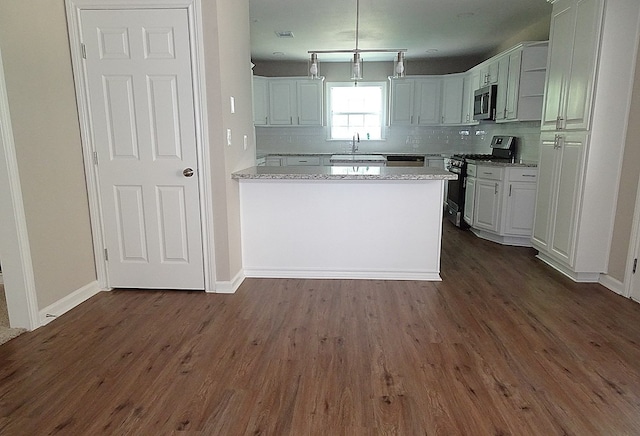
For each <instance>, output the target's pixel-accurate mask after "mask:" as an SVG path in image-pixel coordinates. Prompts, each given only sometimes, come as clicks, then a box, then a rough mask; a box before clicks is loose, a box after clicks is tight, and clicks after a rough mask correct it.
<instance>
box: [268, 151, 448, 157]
mask: <svg viewBox="0 0 640 436" xmlns="http://www.w3.org/2000/svg"><path fill="white" fill-rule="evenodd" d="M335 154H341V155H342V154H351V153H344V152H326V153H313V152H309V153H303V152H291V153H290V152H283V153H275V152H262V151H259V152H258V153H257V154H256V157H257V158H262V157H267V156H292V157H293V156H327V157H328V156H333V155H335ZM359 154H366V155H372V154H375V155H380V156H425V157H433V158H438V157H442V158H444V157H449V156H450V154H447V153H420V152H417V153H412V152H410V151H401V152H377V151H373V152H371V153H369V152H366V153H365V152H358V153H355V156H358V155H359Z"/></svg>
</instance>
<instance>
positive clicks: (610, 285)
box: [598, 274, 626, 296]
mask: <svg viewBox="0 0 640 436" xmlns="http://www.w3.org/2000/svg"><path fill="white" fill-rule="evenodd" d="M598 283H600V284H601V285H602V286H604V287H605V288H607V289H609V290H610V291H613V292H615V293H616V294H618V295H622V296H626V295H625V294H626V292H625V289H624V283H622V282H621V281H620V280H618V279H614V278H613V277H611V276H610V275H609V274H600V280H598Z"/></svg>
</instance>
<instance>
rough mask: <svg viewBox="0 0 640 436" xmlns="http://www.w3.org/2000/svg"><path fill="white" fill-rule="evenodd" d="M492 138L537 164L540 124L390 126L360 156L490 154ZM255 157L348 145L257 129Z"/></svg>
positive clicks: (312, 133) (313, 132) (323, 135)
mask: <svg viewBox="0 0 640 436" xmlns="http://www.w3.org/2000/svg"><path fill="white" fill-rule="evenodd" d="M494 135H512V136H515V137H517V138H518V141H517V144H518V154H517V158H518V159H521V160H523V161H527V162H536V161H537V160H538V146H539V141H540V123H539V122H522V123H505V124H497V123H482V124H479V125H477V126H443V127H422V126H392V127H388V128H387V131H386V140H384V141H364V140H363V141H360V143H359V144H358V150H359V152H360V153H424V154H432V153H433V154H439V153H445V154H451V153H461V152H472V153H491V147H490V144H491V138H492V137H493V136H494ZM256 145H257V150H258V154H265V153H345V152H347V153H348V152H351V141H334V140H327V129H326V127H256Z"/></svg>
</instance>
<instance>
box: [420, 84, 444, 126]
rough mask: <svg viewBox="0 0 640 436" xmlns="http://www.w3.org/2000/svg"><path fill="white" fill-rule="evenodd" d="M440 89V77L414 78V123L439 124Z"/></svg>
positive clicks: (422, 124) (421, 124) (423, 124)
mask: <svg viewBox="0 0 640 436" xmlns="http://www.w3.org/2000/svg"><path fill="white" fill-rule="evenodd" d="M441 89H442V80H441V79H440V77H437V78H429V79H419V80H416V99H415V103H416V104H415V115H416V117H417V119H416V121H417V122H416V124H418V125H420V126H433V125H438V124H440V114H441Z"/></svg>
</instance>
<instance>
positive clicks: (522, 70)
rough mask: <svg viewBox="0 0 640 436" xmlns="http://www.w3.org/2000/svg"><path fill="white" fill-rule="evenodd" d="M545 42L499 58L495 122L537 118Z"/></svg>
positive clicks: (542, 77) (521, 46)
mask: <svg viewBox="0 0 640 436" xmlns="http://www.w3.org/2000/svg"><path fill="white" fill-rule="evenodd" d="M547 48H548V43H547V42H546V41H543V42H534V43H525V44H520V45H518V46H516V47H515V48H514V49H512V50H511V51H509V52H507V53H505V54H504V55H502V57H500V59H499V62H498V63H499V71H500V76H499V77H500V80H499V81H498V94H497V99H496V121H497V122H506V121H534V120H539V119H540V114H541V112H542V101H543V98H544V83H545V74H546V66H547Z"/></svg>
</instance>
